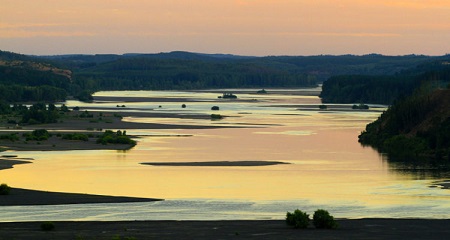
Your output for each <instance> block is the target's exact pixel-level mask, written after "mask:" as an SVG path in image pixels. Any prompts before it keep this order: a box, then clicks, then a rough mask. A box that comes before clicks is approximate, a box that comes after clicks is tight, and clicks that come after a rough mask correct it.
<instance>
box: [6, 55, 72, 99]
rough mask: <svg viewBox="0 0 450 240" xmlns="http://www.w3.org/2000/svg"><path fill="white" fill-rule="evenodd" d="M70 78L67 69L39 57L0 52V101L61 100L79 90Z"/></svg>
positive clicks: (69, 72) (70, 75)
mask: <svg viewBox="0 0 450 240" xmlns="http://www.w3.org/2000/svg"><path fill="white" fill-rule="evenodd" d="M71 78H72V72H71V71H70V70H68V69H61V68H58V67H56V66H54V65H52V64H50V63H48V62H46V61H43V60H42V59H39V58H33V57H28V56H25V55H20V54H15V53H9V52H2V51H0V91H1V93H2V94H1V95H0V101H5V102H28V101H33V102H36V101H46V102H55V101H62V100H65V99H66V97H67V95H68V94H71V93H73V92H76V91H77V90H79V87H78V86H76V84H74V83H73V81H72V79H71Z"/></svg>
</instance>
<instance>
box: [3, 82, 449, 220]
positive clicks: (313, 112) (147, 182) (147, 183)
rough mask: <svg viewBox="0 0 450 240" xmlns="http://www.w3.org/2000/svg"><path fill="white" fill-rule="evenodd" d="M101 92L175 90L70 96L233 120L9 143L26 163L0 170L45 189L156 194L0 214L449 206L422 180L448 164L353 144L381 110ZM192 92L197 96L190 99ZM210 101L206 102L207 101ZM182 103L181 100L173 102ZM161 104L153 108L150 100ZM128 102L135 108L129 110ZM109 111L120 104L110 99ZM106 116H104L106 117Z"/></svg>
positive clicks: (57, 216) (274, 212)
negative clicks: (70, 142)
mask: <svg viewBox="0 0 450 240" xmlns="http://www.w3.org/2000/svg"><path fill="white" fill-rule="evenodd" d="M97 94H98V95H102V96H125V97H126V96H130V97H136V96H141V97H156V98H164V97H175V98H177V99H178V98H181V99H186V100H181V101H180V102H173V101H171V102H133V103H130V102H120V103H118V102H104V103H92V104H86V103H80V102H74V101H69V102H67V103H66V104H67V105H69V106H72V107H73V106H81V107H83V106H92V107H100V106H101V107H115V106H116V105H122V104H123V105H126V106H127V108H125V109H120V111H143V112H146V111H148V112H165V113H182V114H184V115H190V114H198V113H205V114H211V113H213V112H212V111H211V110H210V108H211V106H214V105H217V106H220V108H221V110H220V111H219V113H220V114H222V115H226V116H228V117H227V118H225V119H223V120H220V121H211V120H205V119H189V118H187V119H179V118H125V119H124V120H125V121H132V122H158V123H168V124H170V123H173V124H186V125H215V126H240V127H241V128H227V129H202V130H181V129H180V130H144V129H138V130H127V132H128V134H136V135H142V137H141V138H139V139H138V141H139V142H138V145H137V146H136V147H134V148H133V149H131V150H129V151H126V152H123V151H65V152H64V151H60V152H58V151H56V152H11V153H10V154H17V155H19V157H32V158H34V159H35V161H33V163H32V164H24V165H18V166H16V167H15V168H14V169H10V170H3V171H1V172H0V177H1V179H0V180H1V181H2V182H7V183H8V184H9V185H12V186H15V187H21V188H29V189H39V190H47V191H62V192H77V193H90V194H105V195H116V196H135V197H153V198H163V199H166V201H162V202H156V203H127V204H84V205H68V206H52V207H48V206H28V207H1V208H2V212H1V214H0V221H31V220H156V219H282V218H284V215H285V212H286V211H292V210H294V209H296V208H299V209H302V210H305V211H308V212H313V211H314V210H316V209H317V208H325V209H328V210H329V211H331V212H332V214H333V215H334V216H336V217H338V218H340V217H348V218H361V217H426V218H449V217H450V201H449V200H450V190H443V189H439V188H430V187H429V186H430V185H432V183H433V182H434V181H439V180H446V179H448V178H449V177H450V175H449V172H448V171H443V170H438V171H428V170H423V169H419V170H417V169H415V170H411V169H410V168H405V167H404V166H403V165H402V164H398V163H395V164H394V163H389V162H388V161H387V160H386V158H385V157H383V156H381V155H380V154H378V153H377V152H376V151H375V150H373V149H371V148H368V147H362V146H361V145H360V144H359V143H358V142H357V136H358V134H359V133H360V132H361V130H363V129H364V127H365V125H366V124H367V123H369V122H371V121H373V120H374V119H376V118H377V117H378V116H379V115H380V113H381V112H380V111H381V110H382V109H378V110H379V111H370V112H355V111H351V110H350V108H351V105H349V108H348V109H349V110H348V111H347V110H345V111H342V110H339V111H334V110H332V109H333V107H334V106H332V105H329V108H330V109H329V110H326V111H319V109H318V107H317V105H319V104H320V100H319V98H318V97H314V96H301V95H285V94H279V95H251V94H238V96H239V99H241V100H243V101H240V102H231V101H221V102H214V101H218V100H217V96H218V94H214V93H206V92H201V93H187V92H163V91H160V92H149V91H139V92H100V93H97ZM192 100H195V101H192ZM212 101H213V102H212ZM183 103H185V104H187V108H185V109H182V108H181V104H183ZM159 105H161V108H159ZM136 109H138V110H136ZM118 111H119V110H118ZM106 128H107V125H106V126H105V129H106ZM244 160H261V161H265V160H266V161H282V162H286V163H290V164H286V165H276V166H264V167H168V166H165V167H161V166H158V167H156V166H148V165H141V164H140V163H142V162H199V161H244Z"/></svg>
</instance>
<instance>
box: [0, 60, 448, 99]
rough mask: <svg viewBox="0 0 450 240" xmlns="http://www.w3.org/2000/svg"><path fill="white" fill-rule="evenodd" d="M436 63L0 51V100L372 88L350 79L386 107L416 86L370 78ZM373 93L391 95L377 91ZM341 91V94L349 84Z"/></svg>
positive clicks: (387, 79) (392, 80)
mask: <svg viewBox="0 0 450 240" xmlns="http://www.w3.org/2000/svg"><path fill="white" fill-rule="evenodd" d="M442 58H445V56H443V57H428V56H418V55H408V56H397V57H390V56H382V55H376V54H371V55H364V56H354V55H343V56H327V55H324V56H307V57H303V56H298V57H290V56H270V57H248V56H236V55H227V54H200V53H189V52H170V53H159V54H124V55H115V54H99V55H60V56H26V55H20V54H15V53H10V52H2V51H0V90H2V91H3V92H4V93H5V94H3V96H1V97H0V100H1V99H3V100H6V101H12V102H17V101H57V100H63V99H64V98H65V97H66V96H67V95H74V96H79V97H80V98H81V99H84V100H89V97H90V96H89V93H92V92H95V91H100V90H160V89H164V90H170V89H181V90H182V89H205V88H268V87H279V88H283V87H284V88H295V87H310V86H316V85H317V84H318V83H320V82H322V81H324V80H326V79H327V78H328V77H330V76H335V75H338V74H346V75H350V74H358V76H360V75H361V74H364V75H365V76H364V78H366V79H369V80H368V81H366V83H368V82H370V84H371V85H370V86H369V87H367V86H362V88H363V89H364V91H361V90H360V89H358V88H357V87H358V86H360V85H361V84H360V82H358V81H359V80H354V79H353V78H359V77H355V76H352V77H348V78H350V79H351V81H349V84H350V85H354V86H353V87H352V88H355V89H357V91H356V92H367V93H368V95H383V94H384V96H383V97H382V99H383V100H382V101H381V102H388V101H389V102H390V101H392V99H394V98H395V97H396V96H397V95H396V91H400V90H399V89H401V91H405V89H410V90H411V89H413V88H414V87H415V86H414V85H404V81H403V79H402V76H403V75H399V77H398V78H392V77H388V78H386V79H384V77H376V76H379V75H380V74H394V73H398V72H399V71H404V72H405V71H406V70H407V69H409V68H411V67H418V66H421V64H424V63H427V62H430V61H433V60H436V59H442ZM407 74H409V75H412V73H407ZM389 76H397V75H389ZM404 76H407V75H406V73H405V75H404ZM341 78H346V77H337V78H331V79H330V80H329V81H326V82H330V83H333V82H335V81H336V80H335V79H338V80H337V82H339V83H341V82H342V81H343V80H341ZM363 85H364V84H363ZM327 86H331V85H329V84H325V85H324V90H325V91H324V92H327V89H328V88H327ZM374 86H377V87H380V88H382V89H386V88H388V89H390V90H392V92H389V91H385V90H382V91H380V90H379V89H378V90H377V88H376V87H374ZM343 88H348V84H347V86H345V87H343ZM331 89H332V88H331ZM396 89H397V90H396ZM410 90H408V91H410ZM374 92H375V93H374ZM333 94H334V93H333ZM343 95H344V96H346V97H348V96H353V95H354V94H353V93H345V94H343ZM324 96H325V95H324ZM393 96H394V97H393ZM354 98H358V97H354ZM324 99H328V98H327V97H324ZM329 99H331V100H330V101H337V100H334V99H333V98H329ZM359 100H361V101H363V100H365V99H363V98H358V101H354V102H359ZM346 101H347V100H346ZM348 101H350V100H348ZM364 102H366V101H364Z"/></svg>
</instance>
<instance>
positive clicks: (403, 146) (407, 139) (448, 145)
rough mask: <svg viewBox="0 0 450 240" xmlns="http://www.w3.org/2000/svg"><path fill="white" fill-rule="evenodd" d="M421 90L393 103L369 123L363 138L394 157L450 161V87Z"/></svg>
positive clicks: (363, 142)
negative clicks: (429, 90)
mask: <svg viewBox="0 0 450 240" xmlns="http://www.w3.org/2000/svg"><path fill="white" fill-rule="evenodd" d="M426 92H427V90H424V89H421V91H419V92H417V93H415V94H413V95H412V96H409V97H407V98H405V99H403V100H401V101H398V102H397V103H396V104H394V105H392V106H391V107H390V108H389V109H388V110H387V111H386V112H385V113H383V114H382V115H381V116H380V117H379V118H378V119H377V120H376V121H375V122H373V123H370V124H368V125H367V127H366V130H365V131H364V132H362V133H361V135H360V136H359V141H360V142H361V143H362V144H365V145H371V146H373V147H375V148H377V149H378V150H380V151H381V152H385V153H388V155H389V157H390V158H391V159H394V160H395V159H400V160H404V159H406V160H408V159H410V160H412V159H422V158H434V159H446V160H448V161H450V89H438V90H434V91H432V92H429V93H426Z"/></svg>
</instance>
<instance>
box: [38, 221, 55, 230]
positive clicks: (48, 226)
mask: <svg viewBox="0 0 450 240" xmlns="http://www.w3.org/2000/svg"><path fill="white" fill-rule="evenodd" d="M41 229H42V231H52V230H53V229H55V224H53V222H44V223H42V224H41Z"/></svg>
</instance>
